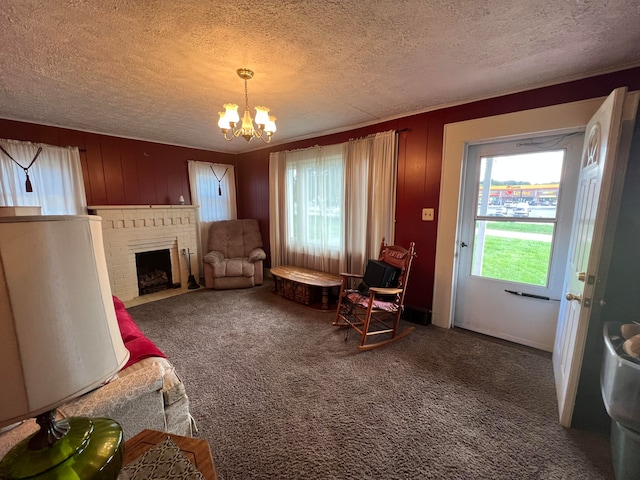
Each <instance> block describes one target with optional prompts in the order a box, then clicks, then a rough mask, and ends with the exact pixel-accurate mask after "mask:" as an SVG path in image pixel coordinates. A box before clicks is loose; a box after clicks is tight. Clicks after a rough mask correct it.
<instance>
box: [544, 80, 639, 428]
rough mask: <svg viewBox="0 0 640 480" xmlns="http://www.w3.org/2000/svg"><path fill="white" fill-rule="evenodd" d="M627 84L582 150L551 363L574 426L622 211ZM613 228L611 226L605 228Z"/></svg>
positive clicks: (630, 101)
mask: <svg viewBox="0 0 640 480" xmlns="http://www.w3.org/2000/svg"><path fill="white" fill-rule="evenodd" d="M626 90H627V89H626V87H625V88H619V89H616V90H614V91H613V92H612V93H611V95H609V97H608V98H607V99H606V100H605V101H604V103H603V104H602V106H601V107H600V108H599V109H598V111H597V112H596V113H595V115H594V116H593V117H592V119H591V121H590V122H589V124H588V125H587V129H586V132H585V141H584V147H583V152H582V161H581V170H580V177H579V181H578V193H577V198H576V205H575V214H574V220H573V227H572V230H571V240H570V247H569V257H568V262H567V267H566V274H565V288H564V292H563V293H564V294H563V298H562V300H561V305H560V313H559V317H558V325H557V332H556V338H555V345H554V350H553V368H554V376H555V383H556V392H557V396H558V409H559V416H560V423H561V424H562V425H564V426H566V427H569V426H571V418H572V415H573V407H574V402H575V397H576V391H577V386H578V378H579V375H580V369H581V365H582V360H583V354H584V347H585V341H586V335H587V329H588V326H589V320H590V318H591V316H592V315H594V314H596V313H597V309H599V308H600V307H599V305H598V304H599V302H603V301H604V299H598V298H594V293H595V289H596V286H598V288H599V290H603V288H602V287H604V285H605V284H606V281H607V273H608V268H607V267H608V263H609V259H610V254H611V243H612V240H613V239H612V238H611V237H612V232H613V228H612V226H614V225H615V222H616V220H617V214H618V210H619V202H620V195H621V191H622V179H623V177H624V173H625V169H626V164H627V159H628V153H629V144H630V136H631V135H630V134H629V135H626V136H623V135H622V132H623V128H624V129H626V131H631V130H632V129H633V123H634V121H635V116H636V110H637V105H638V96H637V95H636V94H633V95H627V94H626ZM607 227H609V228H607Z"/></svg>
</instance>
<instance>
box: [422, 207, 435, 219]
mask: <svg viewBox="0 0 640 480" xmlns="http://www.w3.org/2000/svg"><path fill="white" fill-rule="evenodd" d="M433 215H434V210H433V208H423V209H422V221H424V222H433Z"/></svg>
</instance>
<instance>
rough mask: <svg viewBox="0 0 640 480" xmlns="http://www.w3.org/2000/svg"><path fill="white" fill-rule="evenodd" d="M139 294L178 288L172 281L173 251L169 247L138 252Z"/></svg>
mask: <svg viewBox="0 0 640 480" xmlns="http://www.w3.org/2000/svg"><path fill="white" fill-rule="evenodd" d="M136 271H137V275H138V294H139V295H146V294H148V293H154V292H159V291H161V290H166V289H168V288H176V287H179V286H180V285H179V284H178V285H173V283H172V282H171V280H172V276H171V253H170V252H169V249H165V250H154V251H151V252H141V253H136Z"/></svg>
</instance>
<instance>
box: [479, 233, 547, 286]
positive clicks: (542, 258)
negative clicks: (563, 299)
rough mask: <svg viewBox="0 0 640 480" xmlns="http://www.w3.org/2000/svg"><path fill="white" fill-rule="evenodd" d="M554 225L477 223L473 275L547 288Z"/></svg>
mask: <svg viewBox="0 0 640 480" xmlns="http://www.w3.org/2000/svg"><path fill="white" fill-rule="evenodd" d="M554 228H555V225H554V224H553V223H530V222H526V223H525V222H513V221H510V222H499V221H485V220H477V221H476V234H475V241H474V244H473V263H472V268H471V274H472V275H476V276H482V277H486V278H493V279H497V280H505V281H509V282H517V283H525V284H529V285H538V286H546V285H547V281H548V275H549V266H550V261H551V246H552V240H553V231H554Z"/></svg>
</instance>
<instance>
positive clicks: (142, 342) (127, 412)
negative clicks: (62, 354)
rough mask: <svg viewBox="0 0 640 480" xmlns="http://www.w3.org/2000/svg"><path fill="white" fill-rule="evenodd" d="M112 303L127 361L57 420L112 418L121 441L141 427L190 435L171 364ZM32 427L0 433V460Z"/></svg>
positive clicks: (62, 409)
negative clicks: (127, 357) (127, 356)
mask: <svg viewBox="0 0 640 480" xmlns="http://www.w3.org/2000/svg"><path fill="white" fill-rule="evenodd" d="M113 303H114V307H115V311H116V317H117V319H118V326H119V327H120V333H121V335H122V340H123V342H124V344H125V346H126V347H127V349H128V350H129V353H130V357H129V360H128V362H127V363H126V364H125V365H124V366H123V368H122V369H121V370H120V371H119V372H118V373H117V374H116V375H115V376H114V377H112V378H111V379H110V380H109V381H108V382H107V383H106V384H104V385H103V386H101V387H99V388H97V389H95V390H93V391H91V392H89V393H86V394H84V395H82V396H80V397H78V398H75V399H74V400H72V401H70V402H68V403H66V404H64V405H61V406H59V407H58V409H57V417H58V418H68V417H79V416H83V417H108V418H112V419H114V420H116V421H117V422H118V423H120V425H121V426H122V429H123V434H124V438H125V440H128V439H129V438H131V437H133V436H134V435H136V434H137V433H139V432H141V431H142V430H144V429H147V428H148V429H152V430H160V431H166V432H169V433H175V434H177V435H183V436H191V435H192V434H193V431H194V428H195V424H194V422H193V418H192V417H191V414H190V412H189V398H188V396H187V394H186V392H185V388H184V384H183V383H182V381H181V380H180V378H179V377H178V375H177V373H176V371H175V368H174V366H173V365H172V364H171V362H170V361H169V360H168V359H167V358H166V356H165V354H164V353H163V352H162V351H161V350H160V349H159V348H158V347H157V346H156V345H155V344H154V343H153V342H152V341H151V340H150V339H149V338H147V337H146V336H145V335H144V334H143V333H142V332H141V331H140V329H139V328H138V326H137V325H136V324H135V322H134V320H133V318H131V315H130V314H129V312H127V310H126V308H125V306H124V303H122V301H121V300H120V299H118V298H117V297H113ZM37 429H38V426H37V425H36V423H35V420H34V419H29V420H26V421H25V422H23V423H22V424H21V425H20V426H18V427H16V428H13V429H10V430H8V431H5V432H3V433H0V458H2V457H4V455H5V454H6V453H7V452H8V451H9V450H10V449H11V448H12V447H13V446H14V445H15V444H16V443H18V442H19V441H20V440H22V439H24V438H26V437H27V436H28V435H30V434H31V433H33V432H35V431H36V430H37Z"/></svg>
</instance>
